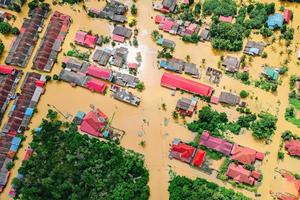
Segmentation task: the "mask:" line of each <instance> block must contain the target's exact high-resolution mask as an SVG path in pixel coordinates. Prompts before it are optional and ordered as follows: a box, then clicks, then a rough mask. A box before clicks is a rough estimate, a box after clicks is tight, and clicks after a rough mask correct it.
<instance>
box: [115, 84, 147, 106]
mask: <svg viewBox="0 0 300 200" xmlns="http://www.w3.org/2000/svg"><path fill="white" fill-rule="evenodd" d="M110 91H112V92H113V94H112V97H113V98H114V99H117V100H119V101H123V102H125V103H128V104H130V105H133V106H138V105H140V102H141V99H140V98H139V97H137V96H135V95H134V94H132V93H131V92H129V91H128V90H126V89H124V88H121V87H119V86H117V85H111V88H110Z"/></svg>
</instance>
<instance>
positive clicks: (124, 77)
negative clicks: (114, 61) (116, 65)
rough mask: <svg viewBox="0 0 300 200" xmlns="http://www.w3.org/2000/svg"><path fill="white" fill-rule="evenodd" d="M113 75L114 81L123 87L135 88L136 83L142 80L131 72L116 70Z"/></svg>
mask: <svg viewBox="0 0 300 200" xmlns="http://www.w3.org/2000/svg"><path fill="white" fill-rule="evenodd" d="M113 76H114V78H113V83H115V84H117V85H120V86H123V87H125V86H126V87H131V88H135V87H136V85H137V84H138V83H139V82H140V80H139V79H138V78H137V77H136V76H133V75H130V74H124V73H121V72H114V73H113Z"/></svg>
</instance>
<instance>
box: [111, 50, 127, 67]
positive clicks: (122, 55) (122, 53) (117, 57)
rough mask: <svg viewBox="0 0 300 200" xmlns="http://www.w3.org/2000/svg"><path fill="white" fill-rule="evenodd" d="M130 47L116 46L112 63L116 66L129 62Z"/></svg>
mask: <svg viewBox="0 0 300 200" xmlns="http://www.w3.org/2000/svg"><path fill="white" fill-rule="evenodd" d="M128 53H129V51H128V49H127V48H125V47H119V48H116V49H115V51H114V53H113V58H112V61H111V64H112V65H113V66H116V67H119V68H121V67H123V65H124V64H125V63H126V62H127V56H128Z"/></svg>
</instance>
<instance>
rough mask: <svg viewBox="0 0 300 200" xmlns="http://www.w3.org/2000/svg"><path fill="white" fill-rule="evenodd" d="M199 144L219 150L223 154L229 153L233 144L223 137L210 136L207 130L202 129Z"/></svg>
mask: <svg viewBox="0 0 300 200" xmlns="http://www.w3.org/2000/svg"><path fill="white" fill-rule="evenodd" d="M200 144H201V145H203V146H205V147H207V148H209V149H213V150H215V151H218V152H221V153H223V154H224V155H227V156H228V155H230V152H231V149H232V147H233V144H232V143H230V142H227V141H226V140H224V139H220V138H217V137H213V136H210V133H209V131H204V132H203V133H202V135H201V138H200Z"/></svg>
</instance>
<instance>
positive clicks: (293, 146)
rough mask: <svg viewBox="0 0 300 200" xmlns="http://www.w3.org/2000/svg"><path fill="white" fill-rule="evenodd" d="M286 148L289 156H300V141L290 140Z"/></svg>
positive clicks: (286, 143)
mask: <svg viewBox="0 0 300 200" xmlns="http://www.w3.org/2000/svg"><path fill="white" fill-rule="evenodd" d="M285 148H286V149H287V151H288V153H289V155H291V156H300V140H288V141H286V142H285Z"/></svg>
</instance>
